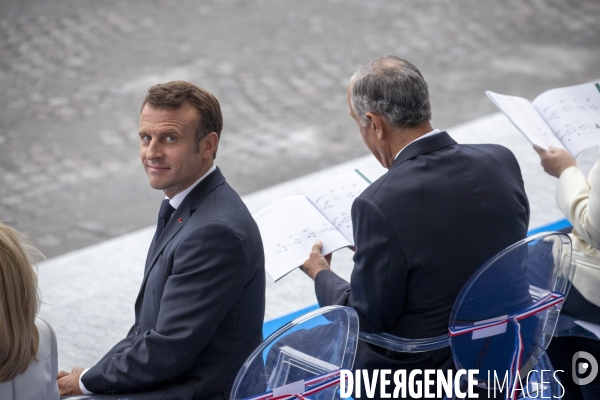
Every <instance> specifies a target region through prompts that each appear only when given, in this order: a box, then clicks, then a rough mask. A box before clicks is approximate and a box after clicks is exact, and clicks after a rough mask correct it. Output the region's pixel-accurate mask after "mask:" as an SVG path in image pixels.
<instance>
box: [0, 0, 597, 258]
mask: <svg viewBox="0 0 600 400" xmlns="http://www.w3.org/2000/svg"><path fill="white" fill-rule="evenodd" d="M599 16H600V2H598V1H592V0H590V1H582V0H571V1H566V0H549V1H541V0H538V1H523V0H507V1H502V2H499V1H494V2H492V1H487V2H483V1H480V0H452V1H450V0H446V1H442V0H437V1H419V0H411V1H397V0H392V1H381V0H369V1H358V0H347V1H341V0H305V1H302V2H300V1H281V0H262V1H259V0H257V1H247V0H226V1H202V2H198V1H196V2H193V1H174V0H173V1H166V0H165V1H144V2H141V1H139V2H133V1H109V0H105V1H93V2H92V1H89V0H88V1H84V0H77V1H75V0H44V1H33V0H2V1H1V2H0V89H1V90H0V220H3V221H5V222H7V223H8V224H10V225H12V226H14V227H16V228H17V229H19V230H21V231H22V232H24V233H25V234H27V235H28V236H30V237H31V238H32V239H33V241H34V243H35V244H37V245H38V246H39V247H40V248H41V249H42V251H43V252H44V253H45V254H46V255H47V256H48V257H53V256H56V255H59V254H63V253H66V252H68V251H71V250H74V249H79V248H82V247H84V246H87V245H90V244H94V243H98V242H101V241H104V240H106V239H109V238H112V237H115V236H118V235H121V234H124V233H127V232H132V231H135V230H137V229H140V228H143V227H146V226H150V225H152V224H154V223H155V216H156V213H157V209H158V202H159V201H160V198H161V194H160V193H158V192H155V191H153V190H151V189H150V188H149V187H148V185H147V183H146V179H145V176H144V173H143V170H142V168H141V166H140V165H139V161H138V159H137V136H136V131H137V115H138V112H139V105H140V102H141V100H142V97H143V95H144V92H145V90H146V89H147V88H148V87H149V86H150V85H152V84H155V83H158V82H163V81H166V80H171V79H187V80H190V81H193V82H195V83H197V84H199V85H201V86H204V87H206V88H207V89H209V90H211V91H213V92H214V94H215V95H216V96H217V97H218V98H219V100H220V101H221V104H222V107H223V111H224V117H225V130H224V133H223V140H222V144H221V148H220V151H219V157H218V158H217V162H218V165H219V166H220V167H221V169H222V170H223V171H224V173H225V175H226V176H227V177H228V180H229V182H230V183H231V184H232V185H233V186H234V187H235V188H237V190H238V191H239V192H240V193H241V194H246V193H250V192H253V191H255V190H258V189H261V188H265V187H268V186H271V185H273V184H275V183H278V182H282V181H285V180H288V179H290V178H294V177H297V176H301V175H304V174H306V173H309V172H313V171H317V170H320V169H322V168H324V167H326V166H330V165H335V164H337V163H339V162H342V161H344V160H348V159H351V158H354V157H358V156H361V155H364V154H366V152H367V150H366V148H365V147H364V146H363V145H362V143H361V142H360V138H359V135H358V132H357V129H356V127H355V125H354V123H353V121H352V120H351V119H350V117H348V110H347V105H346V99H345V95H346V93H345V91H346V84H347V79H348V77H349V76H350V75H351V73H352V72H353V70H354V69H355V68H356V66H357V65H359V64H361V63H364V62H366V61H369V60H370V59H372V58H374V57H376V56H379V55H385V54H395V55H398V56H401V57H403V58H406V59H408V60H411V61H412V62H414V63H415V64H416V65H417V66H419V67H420V68H421V70H422V71H423V73H424V75H425V77H426V78H427V79H428V81H429V83H430V90H431V93H432V98H433V107H434V124H435V126H436V127H440V128H444V127H450V126H454V125H456V124H458V123H461V122H465V121H468V120H471V119H473V118H475V117H478V116H482V115H486V114H489V113H490V112H494V111H496V110H495V108H494V106H493V104H492V103H491V102H490V101H489V100H488V99H487V98H486V97H485V96H484V94H483V92H484V90H486V89H490V90H494V91H498V92H501V93H508V94H515V95H522V96H524V97H527V98H530V99H532V98H533V97H535V96H536V95H537V94H539V93H541V92H542V91H544V90H547V89H550V88H553V87H560V86H568V85H573V84H577V83H582V82H585V81H588V80H592V79H596V78H598V77H599V76H600V24H599V23H598V17H599Z"/></svg>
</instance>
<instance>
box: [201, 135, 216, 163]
mask: <svg viewBox="0 0 600 400" xmlns="http://www.w3.org/2000/svg"><path fill="white" fill-rule="evenodd" d="M199 145H200V151H201V152H202V158H205V159H209V158H210V159H212V158H213V154H215V152H216V151H217V146H218V145H219V135H217V133H216V132H211V133H209V134H208V135H206V136H204V137H203V138H202V140H201V141H200V143H199Z"/></svg>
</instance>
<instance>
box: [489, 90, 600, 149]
mask: <svg viewBox="0 0 600 400" xmlns="http://www.w3.org/2000/svg"><path fill="white" fill-rule="evenodd" d="M485 93H486V94H487V95H488V97H489V98H490V99H491V100H492V101H493V102H494V104H496V106H497V107H498V108H499V109H500V111H502V112H503V113H504V115H506V116H507V117H508V119H509V120H510V121H511V122H512V123H513V125H514V126H516V127H517V129H518V130H519V131H520V132H521V133H522V134H523V135H524V136H525V137H526V138H527V139H528V140H529V141H530V142H531V143H532V144H533V145H534V146H537V147H540V148H542V149H544V150H547V149H548V147H549V146H553V147H557V148H560V149H565V150H567V151H568V152H569V153H571V155H573V156H575V157H576V156H577V155H578V154H579V153H581V152H582V151H583V150H585V149H587V148H588V147H592V146H598V145H600V83H597V82H593V83H585V84H583V85H577V86H570V87H565V88H558V89H552V90H548V91H546V92H544V93H542V94H540V95H539V96H538V97H536V98H535V100H533V102H530V101H529V100H526V99H524V98H522V97H517V96H507V95H504V94H498V93H494V92H490V91H489V90H488V91H486V92H485Z"/></svg>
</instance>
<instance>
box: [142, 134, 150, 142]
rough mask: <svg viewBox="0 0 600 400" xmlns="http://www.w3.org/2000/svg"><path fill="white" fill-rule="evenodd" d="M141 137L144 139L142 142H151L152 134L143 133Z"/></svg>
mask: <svg viewBox="0 0 600 400" xmlns="http://www.w3.org/2000/svg"><path fill="white" fill-rule="evenodd" d="M140 139H142V142H149V141H150V136H148V135H142V136H140Z"/></svg>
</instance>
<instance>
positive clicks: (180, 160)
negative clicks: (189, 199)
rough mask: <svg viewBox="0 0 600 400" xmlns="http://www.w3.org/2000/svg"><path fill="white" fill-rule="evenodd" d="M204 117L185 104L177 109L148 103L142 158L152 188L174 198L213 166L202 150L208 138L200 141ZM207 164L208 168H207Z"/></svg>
mask: <svg viewBox="0 0 600 400" xmlns="http://www.w3.org/2000/svg"><path fill="white" fill-rule="evenodd" d="M199 120H200V116H199V115H198V112H197V110H196V109H195V108H194V107H193V106H191V105H190V104H188V103H184V104H183V105H182V106H181V107H179V108H178V109H176V110H169V109H165V108H155V107H152V106H150V105H149V104H146V105H145V106H144V108H143V110H142V114H141V115H140V131H139V136H140V158H141V159H142V164H143V165H144V169H145V170H146V174H147V175H148V180H149V182H150V186H152V187H153V188H154V189H160V190H162V191H164V193H165V195H166V196H167V197H169V198H172V197H173V196H174V195H176V194H177V193H179V192H181V191H183V190H184V189H186V188H187V187H188V186H190V185H191V184H192V183H194V182H195V181H196V180H197V179H198V178H200V177H201V176H202V174H203V173H204V172H205V171H206V170H207V169H208V168H206V167H207V165H208V164H212V156H211V157H210V160H207V159H205V158H206V152H204V151H201V150H202V146H203V145H204V143H203V142H204V139H202V141H200V143H197V142H196V137H195V130H196V126H197V124H198V122H200V121H199ZM203 165H204V168H203Z"/></svg>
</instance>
